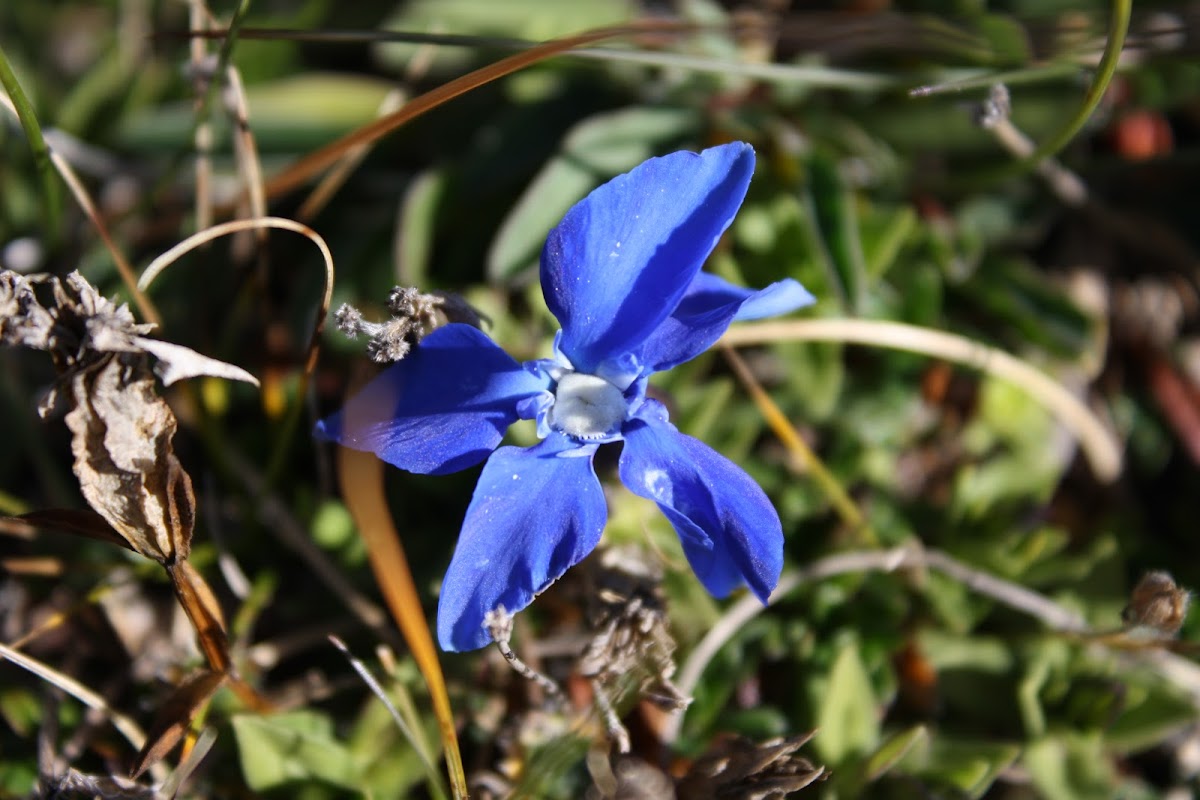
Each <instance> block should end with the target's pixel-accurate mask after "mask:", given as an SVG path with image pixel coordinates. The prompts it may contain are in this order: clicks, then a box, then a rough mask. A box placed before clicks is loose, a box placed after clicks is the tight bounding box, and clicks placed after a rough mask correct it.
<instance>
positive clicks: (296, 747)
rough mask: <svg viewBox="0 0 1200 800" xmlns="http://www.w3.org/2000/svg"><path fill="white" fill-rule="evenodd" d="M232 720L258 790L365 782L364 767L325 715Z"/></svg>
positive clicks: (247, 770) (289, 714)
mask: <svg viewBox="0 0 1200 800" xmlns="http://www.w3.org/2000/svg"><path fill="white" fill-rule="evenodd" d="M232 723H233V733H234V737H235V738H236V739H237V747H238V755H239V757H240V760H241V763H242V773H243V775H245V778H246V784H247V785H248V786H249V787H250V788H251V789H253V790H254V791H256V792H258V791H266V790H269V789H274V788H277V787H279V786H282V785H284V784H287V783H292V782H306V781H321V782H324V783H329V784H333V785H335V786H340V787H343V788H346V789H358V788H360V787H361V786H362V769H361V767H360V765H359V764H358V763H356V762H355V760H354V758H353V756H352V755H351V754H350V751H349V750H348V749H347V748H346V747H345V745H343V744H342V743H341V742H339V741H338V740H337V739H335V738H334V736H333V723H332V721H331V720H330V719H329V718H328V717H327V716H325V715H323V714H318V713H316V712H313V711H290V712H287V713H283V714H275V715H271V716H259V715H256V714H238V715H236V716H234V717H233V720H232Z"/></svg>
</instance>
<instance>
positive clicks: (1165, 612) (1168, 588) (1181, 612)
mask: <svg viewBox="0 0 1200 800" xmlns="http://www.w3.org/2000/svg"><path fill="white" fill-rule="evenodd" d="M1191 601H1192V593H1191V592H1189V591H1188V590H1187V589H1183V588H1181V587H1180V586H1179V585H1178V584H1176V583H1175V579H1174V578H1172V577H1171V575H1170V573H1168V572H1160V571H1155V572H1147V573H1146V574H1145V575H1143V576H1142V579H1141V580H1140V581H1138V583H1137V586H1135V587H1133V591H1132V592H1131V593H1130V595H1129V605H1127V606H1126V607H1125V610H1124V611H1122V612H1121V619H1122V620H1124V621H1125V624H1126V625H1128V626H1129V627H1131V628H1135V629H1136V628H1143V629H1148V630H1149V631H1150V632H1153V633H1155V634H1158V635H1162V636H1174V635H1175V634H1177V633H1179V629H1180V628H1181V627H1183V621H1184V619H1186V618H1187V612H1188V607H1189V606H1190V605H1191Z"/></svg>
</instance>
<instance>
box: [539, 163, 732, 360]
mask: <svg viewBox="0 0 1200 800" xmlns="http://www.w3.org/2000/svg"><path fill="white" fill-rule="evenodd" d="M753 172H754V150H753V149H752V148H751V147H750V145H748V144H745V143H742V142H735V143H733V144H727V145H723V146H721V147H714V148H711V149H709V150H705V151H704V152H703V153H699V154H696V153H689V152H679V153H673V154H671V155H668V156H663V157H661V158H652V159H650V160H649V161H646V162H644V163H642V164H641V165H639V166H638V167H635V168H634V169H633V171H632V172H629V173H627V174H625V175H619V176H617V177H616V178H613V179H612V180H611V181H609V182H608V183H606V184H604V185H603V186H601V187H599V188H597V189H596V190H595V191H593V192H592V193H591V194H589V195H588V196H587V197H585V198H584V199H583V200H581V201H580V202H579V203H577V204H576V205H575V206H574V207H573V208H571V210H570V211H568V212H567V215H566V216H565V217H563V220H562V222H560V223H559V224H558V226H557V227H556V228H555V229H554V230H552V231H551V232H550V235H549V236H548V237H547V239H546V246H545V248H544V249H543V250H542V292H543V293H544V294H545V297H546V303H547V305H548V306H549V307H550V311H551V312H553V313H554V316H556V317H557V318H558V321H559V322H560V323H561V324H562V330H563V340H562V349H563V352H564V353H565V354H566V356H567V358H569V359H570V360H571V363H572V364H574V366H575V369H577V370H579V371H581V372H590V373H595V372H597V370H598V369H599V368H600V367H601V365H602V364H603V363H604V362H605V361H609V360H612V359H616V358H619V357H621V356H623V355H627V354H629V353H633V352H635V351H637V350H638V348H639V347H640V346H641V344H642V343H643V342H644V341H645V340H646V337H648V336H649V335H650V333H651V332H652V331H653V330H654V329H655V328H657V327H658V325H659V323H660V322H662V320H663V319H664V318H666V317H667V316H668V315H669V314H670V313H671V312H672V311H673V310H674V309H675V306H676V305H678V303H679V301H680V299H681V298H682V297H683V295H684V292H685V291H686V290H687V288H688V286H689V285H690V284H691V283H692V279H693V278H694V277H695V275H696V273H697V272H698V271H699V269H700V267H701V265H702V264H703V263H704V260H705V259H706V258H707V257H708V254H709V253H710V252H711V251H712V249H713V247H714V246H715V245H716V243H717V239H719V238H720V236H721V233H722V232H724V230H725V229H726V228H727V227H728V226H729V223H730V222H731V221H732V220H733V216H734V214H736V213H737V210H738V207H739V206H740V205H741V203H742V198H743V197H744V196H745V194H746V187H747V186H748V185H749V183H750V177H751V175H752V174H753Z"/></svg>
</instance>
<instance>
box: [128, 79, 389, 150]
mask: <svg viewBox="0 0 1200 800" xmlns="http://www.w3.org/2000/svg"><path fill="white" fill-rule="evenodd" d="M392 88H393V87H392V84H390V83H389V82H387V81H382V80H379V79H376V78H367V77H361V76H355V75H340V74H332V73H305V74H301V75H296V76H294V77H289V78H283V79H280V80H276V81H271V82H269V83H259V84H255V85H252V86H248V87H246V103H247V106H248V108H249V111H250V114H249V117H250V119H249V122H250V129H251V130H252V131H253V132H254V137H255V142H256V143H257V145H258V148H259V150H260V151H262V152H263V153H271V152H276V151H293V150H307V149H309V148H313V147H317V146H319V145H322V144H326V143H328V142H330V141H332V140H333V139H335V138H337V137H338V136H341V135H342V134H344V133H348V132H350V131H351V130H353V129H354V128H357V127H358V126H360V125H365V124H366V123H368V122H370V121H371V120H373V119H375V117H376V115H377V114H378V111H379V106H380V104H381V103H382V102H383V99H384V97H385V96H386V95H387V93H388V92H389V91H390V90H391V89H392ZM195 115H196V112H195V109H194V108H193V107H192V103H191V101H188V102H180V103H170V104H163V105H161V106H158V107H156V108H153V109H149V110H146V111H141V112H134V113H133V114H131V115H129V116H127V117H125V118H124V119H122V120H121V122H120V126H119V141H120V143H121V145H122V146H123V147H126V148H128V149H131V150H177V149H179V148H181V147H191V142H192V128H193V125H194V122H195ZM213 123H214V124H213V142H214V144H215V150H216V151H217V152H227V151H228V150H229V148H230V147H231V144H230V142H231V138H230V122H229V119H228V115H226V114H214V115H213Z"/></svg>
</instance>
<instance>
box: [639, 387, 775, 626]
mask: <svg viewBox="0 0 1200 800" xmlns="http://www.w3.org/2000/svg"><path fill="white" fill-rule="evenodd" d="M620 471H621V480H622V482H624V484H625V485H626V486H628V487H629V489H630V491H632V492H634V493H635V494H638V495H641V496H642V497H645V498H647V499H650V500H653V501H655V502H656V503H658V507H659V508H660V509H662V512H663V513H664V514H666V516H667V518H668V519H669V520H670V521H671V524H672V525H673V526H674V527H675V530H676V532H677V533H678V534H679V537H680V539H681V540H682V542H683V549H684V553H685V554H686V555H687V557H688V561H689V562H690V563H691V565H692V569H693V570H695V572H696V575H697V577H699V578H700V581H701V583H703V584H704V585H705V587H706V588H707V589H708V590H709V591H710V592H712V593H713V594H714V595H716V596H718V597H723V596H725V595H727V594H729V593H730V592H731V591H732V590H733V589H734V588H736V587H737V586H739V585H740V584H741V583H742V582H743V581H744V582H746V583H748V584H749V585H750V588H751V590H753V592H754V593H755V594H756V595H757V596H758V598H759V599H760V600H762V601H763V602H764V603H765V602H766V601H767V598H768V597H769V596H770V594H771V591H772V590H773V589H774V588H775V584H776V583H778V582H779V573H780V572H781V571H782V570H783V529H782V527H781V525H780V524H779V515H778V514H776V513H775V509H774V508H773V507H772V506H771V501H770V500H768V499H767V496H766V494H765V493H764V492H763V490H762V489H761V488H759V486H758V484H757V483H755V482H754V480H753V479H752V478H751V477H750V476H749V475H747V474H746V473H745V472H743V471H742V469H741V468H740V467H738V466H737V465H736V464H734V463H733V462H732V461H730V460H729V459H727V458H725V457H724V456H722V455H720V454H719V453H717V452H716V451H715V450H713V449H712V448H710V447H709V446H708V445H706V444H704V443H703V442H700V441H699V440H697V439H693V438H692V437H690V436H685V435H684V434H682V433H679V431H677V430H676V429H675V427H674V426H673V425H671V424H670V423H669V422H667V421H666V412H665V410H664V409H663V407H662V404H661V403H658V402H656V401H654V400H647V401H646V403H645V404H644V405H643V406H642V409H641V410H640V411H639V413H638V418H636V419H634V420H633V421H631V422H630V423H628V424H627V425H626V426H625V449H624V451H623V452H622V453H621V468H620Z"/></svg>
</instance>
